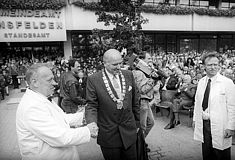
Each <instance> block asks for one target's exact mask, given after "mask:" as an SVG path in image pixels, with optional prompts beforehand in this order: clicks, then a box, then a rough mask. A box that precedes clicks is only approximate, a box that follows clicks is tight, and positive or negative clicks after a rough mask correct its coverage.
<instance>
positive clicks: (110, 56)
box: [103, 49, 122, 63]
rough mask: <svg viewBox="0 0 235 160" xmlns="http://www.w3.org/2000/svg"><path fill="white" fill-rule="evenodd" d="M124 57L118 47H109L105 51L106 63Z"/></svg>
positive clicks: (104, 59) (104, 58)
mask: <svg viewBox="0 0 235 160" xmlns="http://www.w3.org/2000/svg"><path fill="white" fill-rule="evenodd" d="M120 58H122V56H121V53H120V52H119V51H118V50H116V49H109V50H107V51H106V52H105V53H104V56H103V61H104V63H109V62H110V61H113V60H115V59H120Z"/></svg>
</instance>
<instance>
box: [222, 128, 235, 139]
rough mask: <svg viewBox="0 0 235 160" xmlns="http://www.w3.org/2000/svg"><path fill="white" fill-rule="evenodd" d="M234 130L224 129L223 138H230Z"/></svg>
mask: <svg viewBox="0 0 235 160" xmlns="http://www.w3.org/2000/svg"><path fill="white" fill-rule="evenodd" d="M234 133H235V130H230V129H226V130H225V131H224V138H230V137H232V136H233V135H234Z"/></svg>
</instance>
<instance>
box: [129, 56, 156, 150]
mask: <svg viewBox="0 0 235 160" xmlns="http://www.w3.org/2000/svg"><path fill="white" fill-rule="evenodd" d="M139 58H140V60H139V59H138V61H139V63H138V64H134V65H135V68H133V69H134V70H133V71H132V72H133V75H134V78H135V82H136V86H137V88H138V91H139V94H140V126H141V128H142V130H143V131H144V136H145V137H147V135H148V134H149V132H150V130H151V129H152V127H153V126H154V116H153V112H152V109H151V107H150V104H149V103H150V101H151V100H152V99H153V98H154V97H153V96H154V89H153V88H154V86H155V85H156V80H155V79H154V78H153V77H157V75H156V72H151V74H150V75H147V74H145V73H147V72H148V70H150V71H151V70H152V68H151V67H150V65H151V64H152V56H151V55H150V54H149V53H148V52H144V53H143V55H141V56H140V57H139ZM144 63H145V64H144ZM141 66H142V67H141ZM146 67H147V68H146ZM146 145H147V144H146ZM147 151H150V149H149V148H147Z"/></svg>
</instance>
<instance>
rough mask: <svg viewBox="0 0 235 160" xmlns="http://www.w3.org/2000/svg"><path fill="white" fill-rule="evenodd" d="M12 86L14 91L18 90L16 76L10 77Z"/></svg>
mask: <svg viewBox="0 0 235 160" xmlns="http://www.w3.org/2000/svg"><path fill="white" fill-rule="evenodd" d="M12 84H13V87H14V89H15V88H19V84H18V78H17V75H12Z"/></svg>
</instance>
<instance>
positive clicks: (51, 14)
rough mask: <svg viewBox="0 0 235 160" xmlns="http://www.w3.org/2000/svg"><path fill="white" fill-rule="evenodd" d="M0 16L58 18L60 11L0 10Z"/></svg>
mask: <svg viewBox="0 0 235 160" xmlns="http://www.w3.org/2000/svg"><path fill="white" fill-rule="evenodd" d="M0 16H1V17H38V18H40V17H46V18H60V16H61V11H57V10H21V9H11V10H5V9H0Z"/></svg>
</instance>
